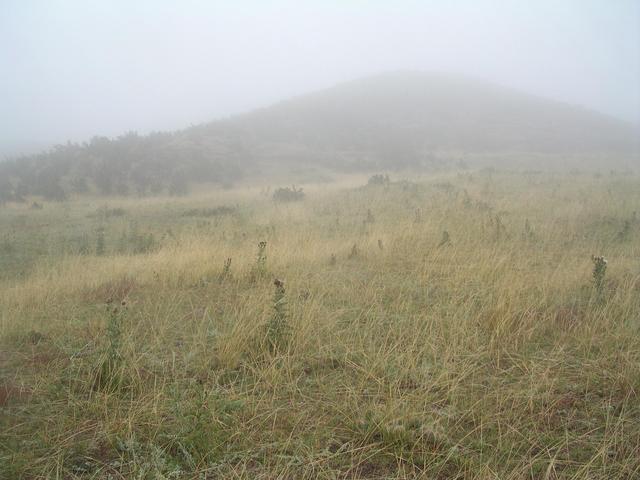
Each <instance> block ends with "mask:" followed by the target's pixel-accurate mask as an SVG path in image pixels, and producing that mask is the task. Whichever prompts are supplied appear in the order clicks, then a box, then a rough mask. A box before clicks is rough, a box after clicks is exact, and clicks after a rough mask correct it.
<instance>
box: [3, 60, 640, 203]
mask: <svg viewBox="0 0 640 480" xmlns="http://www.w3.org/2000/svg"><path fill="white" fill-rule="evenodd" d="M638 138H639V137H638V132H637V130H634V128H633V127H632V126H631V125H630V124H627V123H625V122H623V121H621V120H618V119H615V118H612V117H609V116H607V115H603V114H601V113H598V112H594V111H591V110H588V109H585V108H581V107H576V106H573V105H568V104H565V103H562V102H558V101H553V100H548V99H545V98H541V97H536V96H533V95H529V94H526V93H522V92H519V91H516V90H513V89H510V88H506V87H502V86H498V85H495V84H492V83H489V82H486V81H482V80H477V79H473V78H468V77H462V76H456V75H450V74H443V73H428V72H393V73H387V74H381V75H377V76H373V77H367V78H362V79H358V80H353V81H350V82H346V83H342V84H339V85H336V86H334V87H331V88H328V89H325V90H321V91H317V92H313V93H309V94H306V95H302V96H299V97H297V98H293V99H290V100H285V101H282V102H279V103H277V104H275V105H273V106H271V107H268V108H263V109H260V110H255V111H252V112H249V113H245V114H242V115H237V116H234V117H231V118H227V119H224V120H217V121H214V122H210V123H207V124H203V125H199V126H195V127H191V128H188V129H185V130H182V131H177V132H173V133H157V134H151V135H147V136H139V135H137V134H135V133H128V134H125V135H122V136H121V137H118V138H116V139H108V138H105V137H96V138H93V139H92V140H91V141H89V142H86V143H84V144H81V145H78V144H67V145H64V146H58V147H55V148H54V149H52V150H50V151H48V152H44V153H41V154H38V155H31V156H27V157H23V158H21V159H17V160H15V161H10V162H3V163H0V202H2V201H7V200H20V199H23V198H24V197H25V196H27V195H42V196H45V197H47V198H52V199H62V198H64V197H65V196H66V195H68V194H69V193H82V192H85V191H97V192H98V193H102V194H105V195H112V194H120V195H127V194H131V193H133V194H138V195H147V194H158V193H162V192H169V193H173V194H183V193H185V192H186V191H187V190H188V188H189V185H190V184H193V183H200V182H218V183H229V182H233V181H235V180H237V179H239V178H241V177H242V176H243V175H246V174H248V173H255V172H256V171H258V170H262V171H266V170H269V169H271V168H272V167H276V166H278V167H280V169H281V170H282V169H283V167H284V168H285V169H286V168H290V167H291V166H294V165H303V166H306V167H321V168H329V169H334V170H344V169H349V170H371V169H390V168H399V167H425V166H429V165H430V164H433V161H434V158H436V157H437V158H438V159H439V161H440V162H441V161H442V159H446V158H447V157H448V156H449V157H451V158H453V157H457V158H460V157H461V156H462V157H465V156H470V157H473V156H474V155H488V154H500V155H505V154H507V155H514V158H517V157H516V156H518V155H523V154H536V155H567V156H574V157H575V156H581V155H591V156H593V155H600V156H602V158H607V159H611V158H613V159H621V158H622V159H626V160H628V159H631V161H632V162H637V161H638ZM603 166H605V165H603Z"/></svg>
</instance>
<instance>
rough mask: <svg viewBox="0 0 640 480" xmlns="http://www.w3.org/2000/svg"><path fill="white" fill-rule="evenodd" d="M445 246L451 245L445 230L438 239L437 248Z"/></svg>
mask: <svg viewBox="0 0 640 480" xmlns="http://www.w3.org/2000/svg"><path fill="white" fill-rule="evenodd" d="M445 245H451V237H450V236H449V232H447V231H446V230H445V231H443V232H442V238H441V239H440V243H439V244H438V247H444V246H445Z"/></svg>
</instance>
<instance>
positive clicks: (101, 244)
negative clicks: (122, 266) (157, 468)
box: [96, 227, 106, 256]
mask: <svg viewBox="0 0 640 480" xmlns="http://www.w3.org/2000/svg"><path fill="white" fill-rule="evenodd" d="M97 235H98V236H97V239H96V255H99V256H101V255H104V254H105V251H106V242H105V238H104V228H103V227H100V228H98V231H97Z"/></svg>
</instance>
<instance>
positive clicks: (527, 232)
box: [523, 218, 535, 240]
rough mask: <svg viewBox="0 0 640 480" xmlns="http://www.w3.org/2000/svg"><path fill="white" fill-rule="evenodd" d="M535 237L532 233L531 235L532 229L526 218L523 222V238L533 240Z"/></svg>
mask: <svg viewBox="0 0 640 480" xmlns="http://www.w3.org/2000/svg"><path fill="white" fill-rule="evenodd" d="M534 237H535V235H534V233H533V228H531V224H530V223H529V219H528V218H526V219H525V221H524V234H523V238H524V239H525V240H533V238H534Z"/></svg>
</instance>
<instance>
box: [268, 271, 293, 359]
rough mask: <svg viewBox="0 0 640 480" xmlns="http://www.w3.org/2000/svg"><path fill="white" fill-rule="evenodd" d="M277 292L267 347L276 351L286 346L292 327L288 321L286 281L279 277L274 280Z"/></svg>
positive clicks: (269, 324)
mask: <svg viewBox="0 0 640 480" xmlns="http://www.w3.org/2000/svg"><path fill="white" fill-rule="evenodd" d="M273 285H274V286H275V293H274V295H273V315H272V316H271V319H270V320H269V322H268V323H267V325H266V335H265V337H266V340H267V347H268V348H269V350H270V351H271V352H272V353H274V352H278V351H281V350H283V349H284V348H286V346H287V343H288V341H289V337H290V327H289V323H288V321H287V317H288V312H287V298H286V296H285V288H284V282H283V281H282V280H279V279H277V278H276V279H275V280H274V281H273Z"/></svg>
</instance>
